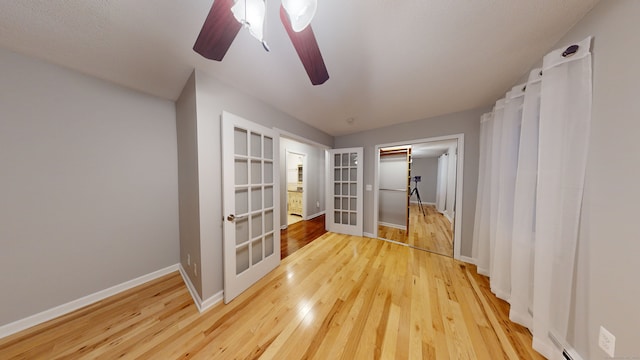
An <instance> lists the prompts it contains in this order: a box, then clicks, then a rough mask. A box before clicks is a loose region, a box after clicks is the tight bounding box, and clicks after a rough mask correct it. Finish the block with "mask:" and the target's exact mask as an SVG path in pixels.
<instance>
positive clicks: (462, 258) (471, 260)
mask: <svg viewBox="0 0 640 360" xmlns="http://www.w3.org/2000/svg"><path fill="white" fill-rule="evenodd" d="M458 260H460V261H463V262H466V263H467V264H473V265H475V264H476V259H474V258H471V257H468V256H463V255H460V258H459V259H458Z"/></svg>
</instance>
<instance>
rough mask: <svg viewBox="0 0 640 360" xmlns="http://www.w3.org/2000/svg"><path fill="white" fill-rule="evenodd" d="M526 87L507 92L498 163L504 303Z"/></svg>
mask: <svg viewBox="0 0 640 360" xmlns="http://www.w3.org/2000/svg"><path fill="white" fill-rule="evenodd" d="M524 87H525V85H524V84H522V85H517V86H515V87H514V88H513V89H512V90H511V91H509V92H508V93H507V96H506V98H505V108H504V114H503V116H502V131H501V137H500V145H499V148H498V149H499V150H498V154H497V158H496V161H497V163H498V164H499V167H498V172H497V173H496V174H492V176H495V177H496V178H497V180H496V181H497V183H498V191H497V193H496V194H495V198H496V199H497V206H498V208H497V218H496V220H495V226H496V233H495V244H494V255H493V259H494V261H493V262H492V263H491V291H492V292H493V293H494V294H496V296H497V297H499V298H501V299H503V300H509V297H510V294H511V238H512V234H511V233H512V231H513V197H514V192H515V184H516V171H517V167H518V148H519V144H520V123H521V121H522V104H523V102H524Z"/></svg>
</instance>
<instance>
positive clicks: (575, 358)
mask: <svg viewBox="0 0 640 360" xmlns="http://www.w3.org/2000/svg"><path fill="white" fill-rule="evenodd" d="M564 351H565V352H566V353H567V355H569V357H570V358H571V360H584V359H583V358H582V356H580V354H578V352H577V351H576V349H574V348H572V347H571V346H565V347H564Z"/></svg>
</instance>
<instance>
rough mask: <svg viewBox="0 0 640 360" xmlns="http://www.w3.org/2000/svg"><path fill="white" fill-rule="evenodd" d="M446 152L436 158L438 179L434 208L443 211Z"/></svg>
mask: <svg viewBox="0 0 640 360" xmlns="http://www.w3.org/2000/svg"><path fill="white" fill-rule="evenodd" d="M447 165H448V164H447V154H442V155H440V157H439V158H438V181H437V183H436V208H437V209H438V211H439V212H441V213H444V211H445V209H446V206H447V174H448V167H447Z"/></svg>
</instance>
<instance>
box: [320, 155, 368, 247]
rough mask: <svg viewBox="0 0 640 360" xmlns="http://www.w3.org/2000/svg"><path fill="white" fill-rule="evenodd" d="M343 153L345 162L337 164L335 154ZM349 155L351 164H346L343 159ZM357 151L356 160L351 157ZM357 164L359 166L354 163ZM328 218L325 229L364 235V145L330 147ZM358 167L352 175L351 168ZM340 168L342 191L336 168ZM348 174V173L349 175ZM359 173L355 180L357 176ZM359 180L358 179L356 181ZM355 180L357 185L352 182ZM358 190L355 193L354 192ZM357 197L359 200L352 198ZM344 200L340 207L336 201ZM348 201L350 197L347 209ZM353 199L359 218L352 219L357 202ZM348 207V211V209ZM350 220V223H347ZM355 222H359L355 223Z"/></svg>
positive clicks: (327, 173)
mask: <svg viewBox="0 0 640 360" xmlns="http://www.w3.org/2000/svg"><path fill="white" fill-rule="evenodd" d="M338 153H340V154H341V156H340V157H341V164H340V165H339V166H337V165H335V164H334V162H335V155H336V154H338ZM345 154H346V155H347V158H348V160H349V162H348V164H347V165H345V164H344V163H343V162H344V161H345V158H344V155H345ZM353 154H355V155H356V158H355V163H354V162H353V161H352V160H351V158H350V156H351V155H353ZM354 165H355V166H354ZM326 166H327V171H326V201H325V202H326V204H325V206H326V209H327V211H326V217H325V228H326V230H327V231H330V232H335V233H340V234H348V235H356V236H362V235H363V229H364V226H363V219H364V215H363V214H364V209H363V204H364V201H363V182H364V179H363V174H364V171H363V166H364V148H362V147H353V148H344V149H330V150H327V156H326ZM354 168H355V170H356V174H355V175H354V174H352V172H351V170H353V169H354ZM338 170H339V171H340V174H341V175H340V180H337V181H338V182H339V183H340V186H339V187H340V189H341V190H340V193H339V194H336V193H335V192H336V179H335V178H336V175H337V173H336V171H338ZM345 173H348V175H346V177H345ZM354 176H355V179H354ZM354 180H355V181H354ZM352 183H354V184H352ZM352 185H355V189H353V187H352ZM345 186H346V188H347V192H348V194H347V196H345ZM354 190H355V196H353V195H354ZM351 198H355V199H351ZM338 199H339V201H340V203H341V206H340V209H336V207H335V201H336V200H338ZM344 200H347V203H348V205H347V209H345V208H344V204H345V203H344ZM351 200H355V203H356V204H355V207H356V211H355V214H353V215H355V219H352V218H351V215H352V213H353V211H352V210H353V209H352V208H353V203H352V201H351ZM345 210H346V211H345ZM336 211H337V212H340V214H341V216H342V217H341V219H340V220H338V221H337V222H336V220H335V214H336ZM345 214H346V215H347V219H346V221H345V218H344V217H343V216H344V215H345ZM347 223H348V224H347ZM354 223H355V224H354Z"/></svg>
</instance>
